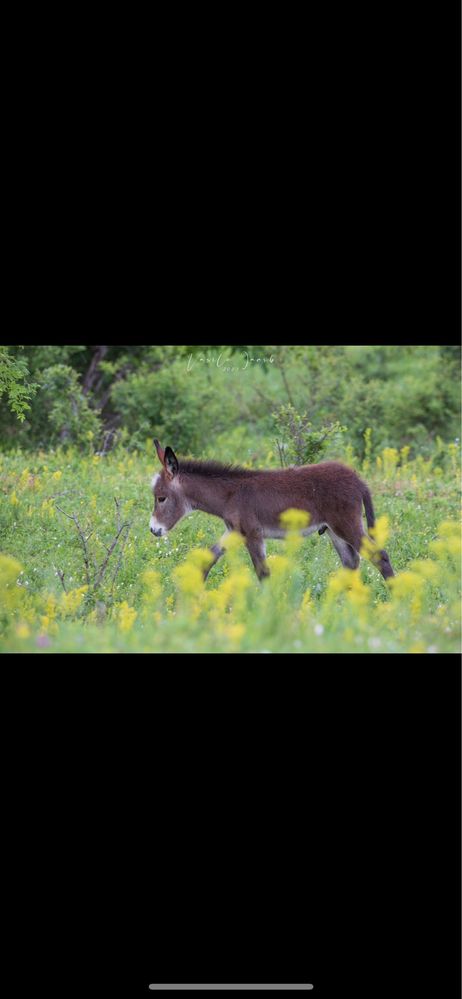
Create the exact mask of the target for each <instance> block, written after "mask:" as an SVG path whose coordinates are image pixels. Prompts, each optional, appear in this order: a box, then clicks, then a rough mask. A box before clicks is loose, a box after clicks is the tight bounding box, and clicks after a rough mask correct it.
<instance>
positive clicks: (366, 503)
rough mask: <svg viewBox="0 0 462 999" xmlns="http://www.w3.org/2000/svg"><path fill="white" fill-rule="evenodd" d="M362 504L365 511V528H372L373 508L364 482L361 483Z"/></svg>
mask: <svg viewBox="0 0 462 999" xmlns="http://www.w3.org/2000/svg"><path fill="white" fill-rule="evenodd" d="M363 503H364V509H365V511H366V520H367V526H368V527H373V526H374V524H375V513H374V507H373V505H372V496H371V494H370V491H369V489H368V487H367V486H366V483H365V482H363Z"/></svg>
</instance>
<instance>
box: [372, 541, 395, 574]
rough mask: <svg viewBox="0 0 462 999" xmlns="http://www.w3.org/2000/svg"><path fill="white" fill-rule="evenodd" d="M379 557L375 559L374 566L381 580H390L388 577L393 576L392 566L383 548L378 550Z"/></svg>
mask: <svg viewBox="0 0 462 999" xmlns="http://www.w3.org/2000/svg"><path fill="white" fill-rule="evenodd" d="M379 556H380V557H379V558H378V559H377V561H376V563H375V564H376V566H377V568H378V569H379V570H380V572H381V573H382V576H383V578H384V579H390V577H391V576H394V575H395V573H394V571H393V566H392V564H391V562H390V558H389V555H388V552H386V551H385V548H381V549H380V552H379Z"/></svg>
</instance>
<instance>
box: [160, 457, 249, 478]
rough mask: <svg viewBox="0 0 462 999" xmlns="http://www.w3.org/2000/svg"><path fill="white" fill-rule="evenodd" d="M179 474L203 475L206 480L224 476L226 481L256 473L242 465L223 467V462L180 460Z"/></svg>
mask: <svg viewBox="0 0 462 999" xmlns="http://www.w3.org/2000/svg"><path fill="white" fill-rule="evenodd" d="M178 464H179V472H180V474H183V475H202V476H204V478H209V479H211V478H216V477H217V476H222V477H223V478H226V479H231V478H235V477H236V476H238V475H252V474H255V471H254V470H253V469H251V468H241V467H240V465H223V464H222V463H221V461H193V460H191V461H184V460H183V459H181V458H179V459H178Z"/></svg>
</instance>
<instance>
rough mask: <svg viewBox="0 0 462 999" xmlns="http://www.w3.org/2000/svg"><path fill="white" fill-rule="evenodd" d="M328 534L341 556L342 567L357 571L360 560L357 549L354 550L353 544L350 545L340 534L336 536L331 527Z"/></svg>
mask: <svg viewBox="0 0 462 999" xmlns="http://www.w3.org/2000/svg"><path fill="white" fill-rule="evenodd" d="M327 533H328V535H329V537H330V540H331V541H332V544H333V546H334V548H335V550H336V552H337V554H338V555H339V556H340V561H341V563H342V565H343V566H345V568H346V569H357V568H358V565H359V562H360V558H359V553H358V551H357V550H356V548H354V547H353V545H352V544H349V542H348V541H345V540H344V539H343V538H341V537H339V535H338V534H335V533H334V531H333V530H332V529H331V528H330V527H328V528H327Z"/></svg>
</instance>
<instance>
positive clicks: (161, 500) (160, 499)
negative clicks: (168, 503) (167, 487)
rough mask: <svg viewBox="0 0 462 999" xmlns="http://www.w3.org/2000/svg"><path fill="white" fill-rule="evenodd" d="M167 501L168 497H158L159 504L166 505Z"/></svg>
mask: <svg viewBox="0 0 462 999" xmlns="http://www.w3.org/2000/svg"><path fill="white" fill-rule="evenodd" d="M166 499H167V497H166V496H158V497H157V502H158V503H165V500H166Z"/></svg>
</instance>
